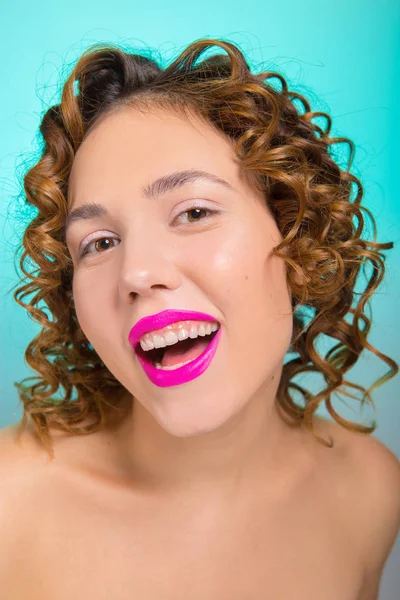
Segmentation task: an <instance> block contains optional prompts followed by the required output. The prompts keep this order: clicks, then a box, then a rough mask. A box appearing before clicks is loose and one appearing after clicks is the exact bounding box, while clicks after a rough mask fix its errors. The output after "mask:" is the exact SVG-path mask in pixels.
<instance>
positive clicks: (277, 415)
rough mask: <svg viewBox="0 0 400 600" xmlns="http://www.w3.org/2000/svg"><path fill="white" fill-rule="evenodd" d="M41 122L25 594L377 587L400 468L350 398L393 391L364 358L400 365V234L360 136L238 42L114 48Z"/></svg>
mask: <svg viewBox="0 0 400 600" xmlns="http://www.w3.org/2000/svg"><path fill="white" fill-rule="evenodd" d="M213 46H217V47H220V48H221V49H222V50H224V51H225V52H226V54H221V53H220V54H218V55H214V56H211V57H209V58H207V59H204V60H202V61H199V60H198V59H199V57H200V55H201V54H202V52H204V50H206V49H207V48H210V47H213ZM273 78H277V79H278V81H279V82H280V90H277V89H276V88H274V87H273V86H272V85H271V84H270V83H267V81H266V80H268V79H273ZM75 82H78V88H77V89H75ZM278 87H279V86H278ZM294 101H298V102H300V104H301V105H302V106H303V109H304V112H302V111H301V110H300V106H299V105H297V106H296V104H295V102H294ZM318 116H320V117H321V116H322V117H324V118H325V119H326V121H327V128H326V130H324V129H322V128H321V127H320V126H319V125H317V124H315V123H313V122H312V119H313V118H314V117H318ZM40 130H41V133H42V135H43V138H44V141H45V147H44V151H43V155H42V157H41V159H40V160H39V162H38V163H37V164H36V165H35V166H34V167H33V168H31V169H30V170H29V172H28V173H27V174H26V177H25V191H26V198H27V202H28V203H30V204H32V205H34V206H35V207H37V209H38V214H37V216H36V217H35V218H34V219H33V220H32V221H31V222H30V223H29V225H28V226H27V228H26V231H25V234H24V237H23V246H24V249H25V253H24V256H23V257H22V259H21V264H22V266H23V261H24V260H25V259H26V258H27V257H30V258H31V259H32V260H33V261H34V262H35V263H36V264H37V265H38V266H39V271H38V272H37V273H36V274H34V275H33V274H32V275H30V276H29V279H30V281H29V283H27V284H26V285H24V286H23V287H20V288H19V289H18V290H17V292H16V293H15V299H16V300H17V302H18V303H19V304H21V305H22V306H24V307H25V308H26V309H27V310H29V312H30V314H31V315H32V316H33V317H34V318H35V319H36V320H37V321H38V322H40V323H41V324H42V325H43V328H42V330H41V332H40V333H39V335H38V336H37V337H36V338H35V339H34V340H33V341H32V342H31V344H30V345H29V347H28V349H27V351H26V355H25V356H26V360H27V362H28V364H29V365H30V366H31V367H32V368H33V369H35V370H36V371H37V372H38V373H39V374H40V379H39V383H36V384H34V385H31V386H25V387H24V386H22V385H21V384H17V386H18V389H19V392H20V398H21V401H22V402H23V404H24V418H23V419H22V421H21V427H19V428H17V427H16V426H15V425H12V426H11V427H8V428H5V429H3V430H2V432H1V444H2V445H1V452H0V467H1V480H2V483H3V487H2V494H1V498H0V507H1V510H0V531H1V540H2V544H1V549H0V575H1V577H0V589H1V590H2V591H3V592H4V590H7V593H6V596H5V597H7V599H8V600H14V599H15V600H16V599H17V598H28V597H29V598H30V599H31V600H33V599H36V598H37V599H38V600H39V599H40V600H47V599H49V600H50V599H51V600H64V599H65V600H66V599H70V598H71V597H79V598H88V599H89V598H93V599H94V598H95V599H96V600H102V599H104V600H105V599H109V598H113V599H118V600H125V599H128V598H133V597H134V598H140V599H144V598H146V600H153V599H154V600H155V599H157V600H167V599H174V600H175V599H176V598H185V599H193V600H194V599H196V600H197V599H198V600H200V599H201V600H204V599H211V598H215V599H217V598H218V599H229V600H239V599H240V600H242V599H246V600H253V599H254V600H256V599H257V600H260V599H261V598H282V599H285V600H291V599H293V600H303V599H306V598H307V600H311V599H314V598H315V599H318V600H321V599H322V598H323V599H324V600H337V599H338V598H340V599H341V600H357V599H358V600H372V599H373V598H377V592H378V587H379V578H380V575H381V572H382V569H383V566H384V563H385V561H386V559H387V557H388V555H389V553H390V550H391V548H392V545H393V543H394V540H395V536H396V533H397V530H398V526H399V517H400V516H399V512H400V467H399V463H398V460H397V458H396V457H395V456H394V454H393V453H392V452H391V451H390V450H389V449H388V448H386V447H385V446H384V445H383V444H382V443H380V442H379V441H378V440H377V439H375V438H373V437H371V435H369V434H371V433H372V432H373V431H374V429H375V424H373V425H372V426H362V425H359V424H356V423H351V422H349V421H346V420H345V419H344V418H342V417H341V416H340V415H339V414H338V413H337V412H336V411H335V410H334V408H333V406H332V404H331V396H332V393H334V392H336V391H341V392H342V393H344V392H343V389H344V388H346V387H347V388H349V387H353V388H356V389H358V390H361V391H362V392H364V395H363V398H362V401H363V402H365V401H370V402H372V401H371V398H370V391H371V390H365V388H364V387H362V386H361V385H358V384H357V385H356V384H352V383H350V382H349V381H348V380H347V379H346V373H347V371H348V370H349V369H350V368H351V367H352V366H353V365H354V364H355V363H356V361H357V360H358V358H359V356H360V354H361V352H362V351H363V350H364V349H368V350H371V351H372V352H374V353H375V354H377V356H379V357H380V358H381V359H382V360H383V361H385V362H386V363H387V364H388V365H389V367H390V371H389V372H388V374H387V375H386V377H385V378H383V380H385V379H388V378H389V377H392V376H394V375H395V374H396V372H397V370H398V367H397V365H396V364H395V363H394V361H393V360H392V359H390V358H389V357H388V356H386V355H384V354H382V353H380V352H378V351H377V350H376V349H375V348H374V347H373V346H371V345H370V344H369V342H368V341H367V334H368V330H369V328H370V321H369V319H368V318H367V317H366V315H365V313H364V308H365V303H366V302H367V300H368V299H369V297H370V296H371V294H372V293H373V292H374V291H375V290H376V288H377V286H378V285H379V283H380V281H381V279H382V277H383V275H384V264H383V255H382V250H387V249H390V248H391V247H392V244H379V243H377V242H375V241H368V240H365V239H364V238H362V237H361V234H362V232H363V226H364V221H363V216H362V210H364V211H366V212H368V211H367V209H365V208H362V207H361V206H360V201H361V198H362V186H361V184H360V182H359V181H358V179H357V178H356V177H354V176H353V175H351V174H350V173H349V170H348V169H347V170H342V169H341V168H340V167H339V166H338V164H337V163H335V161H334V160H333V158H332V157H331V156H330V153H329V151H330V146H331V145H332V144H334V143H337V142H341V141H344V142H348V143H350V145H351V142H350V141H349V140H347V139H346V138H340V139H337V138H332V137H330V136H329V130H330V118H329V117H328V115H326V114H325V113H313V112H312V111H311V108H310V106H309V104H308V102H307V101H306V100H305V99H304V98H303V97H302V96H300V95H298V94H296V93H294V92H291V91H289V90H288V88H287V85H286V82H285V79H284V78H283V77H282V76H280V75H278V74H277V73H269V72H267V73H266V72H263V73H260V74H258V75H254V74H252V73H251V72H250V70H249V68H248V65H247V63H246V61H245V58H244V57H243V55H242V53H241V52H240V51H239V49H238V48H236V47H235V46H234V45H233V44H231V43H228V42H224V41H222V40H200V41H197V42H195V43H193V44H192V45H190V46H189V47H188V48H187V49H186V50H185V51H184V52H183V53H182V54H181V55H180V56H179V57H178V58H177V59H176V60H175V61H174V62H173V63H172V64H171V65H170V66H168V67H166V68H165V69H161V68H160V67H159V66H158V65H157V64H156V62H154V61H152V60H151V59H150V58H147V57H144V56H139V55H135V54H129V53H124V52H123V51H122V50H120V49H118V48H113V47H109V46H107V47H106V46H101V45H96V46H95V47H92V48H90V49H89V50H88V51H87V52H85V53H84V55H83V56H82V57H81V58H80V59H79V61H78V63H77V65H76V67H75V68H74V71H73V73H72V75H71V76H70V77H69V78H68V80H67V82H66V83H65V86H64V89H63V94H62V101H61V104H60V105H59V106H53V107H51V108H50V109H49V110H48V111H47V113H46V114H45V115H44V118H43V121H42V123H41V129H40ZM351 147H352V145H351ZM350 162H351V161H350ZM354 186H355V188H356V194H355V198H352V193H353V191H354ZM370 216H371V215H370ZM371 218H372V217H371ZM354 219H357V223H355V222H354ZM366 263H369V264H370V265H372V267H373V271H372V275H370V277H369V279H368V281H367V287H366V289H365V291H364V292H363V293H362V294H361V295H356V294H355V292H354V288H355V284H356V279H357V275H358V273H359V271H360V268H361V266H362V265H365V264H366ZM33 292H35V293H36V295H35V296H34V297H33V298H32V300H31V301H30V302H29V303H27V304H25V303H23V302H22V298H23V297H25V296H26V295H27V294H31V293H33ZM40 300H44V301H45V303H46V305H47V307H48V308H49V310H50V313H51V315H52V317H53V318H52V319H51V320H50V319H49V318H48V316H47V315H46V314H45V313H44V311H43V310H40V309H39V308H37V307H36V305H37V304H38V302H39V301H40ZM324 336H325V338H324V339H328V340H333V341H336V342H335V344H334V345H332V347H331V349H330V350H329V351H328V353H327V354H326V355H323V354H322V353H321V351H320V349H319V348H317V347H316V343H317V341H318V340H319V339H320V338H321V337H324ZM288 354H292V358H291V359H290V360H289V359H288ZM51 359H52V360H51ZM308 371H313V372H315V373H320V374H321V375H322V376H323V378H324V379H325V382H326V387H325V388H324V389H323V390H322V391H321V392H320V393H318V394H316V395H315V394H314V395H312V394H311V393H310V392H309V391H308V390H307V389H306V388H305V387H304V386H303V385H301V384H300V383H303V381H301V382H299V381H295V379H296V376H298V375H301V374H305V373H307V372H308ZM380 383H382V380H379V381H378V383H377V385H379V384H380ZM60 388H61V389H62V390H63V391H62V398H61V400H60V399H55V397H54V396H55V393H56V392H57V391H58V390H59V389H60ZM293 392H296V394H297V399H300V403H297V402H295V399H296V398H295V395H296V394H293ZM347 394H348V395H350V396H352V397H353V398H354V399H358V398H357V396H356V395H355V394H354V393H353V394H351V393H350V392H347ZM321 403H325V405H326V407H327V409H328V411H329V413H330V414H331V415H332V417H333V420H332V421H331V420H325V419H321V418H318V417H315V416H314V418H313V415H314V413H315V411H316V410H317V408H318V406H319V405H320V404H321ZM47 455H49V456H50V459H51V460H50V461H49V460H47Z"/></svg>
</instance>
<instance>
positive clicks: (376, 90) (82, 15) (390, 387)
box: [0, 0, 400, 600]
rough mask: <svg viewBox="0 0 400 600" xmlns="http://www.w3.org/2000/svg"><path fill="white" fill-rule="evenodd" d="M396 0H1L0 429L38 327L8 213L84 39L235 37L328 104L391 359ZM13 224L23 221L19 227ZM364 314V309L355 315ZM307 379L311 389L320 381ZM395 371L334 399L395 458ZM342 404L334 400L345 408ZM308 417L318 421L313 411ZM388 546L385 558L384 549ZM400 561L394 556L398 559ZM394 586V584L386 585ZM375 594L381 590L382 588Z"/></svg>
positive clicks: (166, 48) (376, 329)
mask: <svg viewBox="0 0 400 600" xmlns="http://www.w3.org/2000/svg"><path fill="white" fill-rule="evenodd" d="M399 24H400V3H398V2H396V1H388V0H381V1H380V2H376V0H363V1H361V0H347V1H344V0H336V1H322V0H320V1H316V0H302V2H298V1H297V2H295V1H293V0H286V1H285V2H269V1H268V0H253V1H252V2H250V3H242V2H236V1H235V0H230V1H226V0H220V1H219V2H210V1H209V0H203V2H201V3H200V4H196V3H188V2H181V1H178V0H170V1H169V2H167V3H166V2H164V1H161V0H153V1H152V2H148V3H143V2H136V1H135V0H129V2H128V1H121V0H116V1H115V2H112V3H110V2H104V1H103V0H96V1H95V2H94V1H93V0H86V1H85V2H80V1H78V0H69V1H68V2H60V1H59V2H57V1H54V0H53V1H52V2H49V1H48V0H45V1H42V2H39V3H32V2H31V1H28V0H25V1H23V0H14V2H13V3H11V2H10V3H3V4H2V6H1V7H0V49H1V57H2V61H1V74H2V77H1V94H0V132H1V135H0V226H1V229H0V272H1V275H0V313H1V319H0V336H1V337H0V341H1V345H0V352H1V360H0V392H1V393H0V398H1V402H0V428H1V427H4V426H6V425H9V424H11V423H14V422H16V421H18V420H19V419H20V417H21V415H22V410H21V404H20V402H19V400H18V396H17V390H16V388H15V387H14V385H13V383H14V381H20V380H21V379H23V377H26V376H30V375H36V373H33V372H32V371H31V370H30V369H29V368H28V366H27V364H26V363H25V361H24V352H25V349H26V346H27V344H28V343H29V342H30V340H31V339H32V337H33V336H34V335H36V334H37V333H38V331H39V325H38V324H37V323H36V322H34V321H33V320H32V319H31V318H30V317H28V315H27V314H26V313H25V312H24V310H23V309H22V308H21V307H19V306H18V305H17V304H16V303H15V301H14V300H13V297H12V293H10V291H9V290H10V288H11V287H12V286H13V285H14V284H15V283H16V281H17V273H16V270H15V267H14V252H15V248H16V246H17V244H18V242H19V241H20V238H21V232H22V229H23V225H24V223H23V222H22V221H21V220H20V215H19V214H18V213H17V207H19V206H20V205H18V203H17V198H18V197H19V196H20V195H21V185H22V177H23V174H24V170H25V169H26V168H27V167H28V165H30V164H33V161H34V160H35V153H37V152H38V148H39V137H38V127H39V123H40V119H41V117H42V115H43V113H44V111H45V110H46V109H47V108H48V106H49V105H50V104H54V103H55V102H59V98H60V95H59V94H60V89H61V85H62V83H63V81H64V80H65V78H66V77H67V75H68V74H69V72H70V69H71V68H72V65H73V64H74V62H75V61H76V60H77V58H78V57H79V55H80V54H81V53H82V52H83V51H84V50H85V49H86V48H87V47H88V46H89V45H91V44H93V43H95V42H112V43H114V44H117V45H121V46H123V47H124V49H127V48H129V47H131V48H132V49H134V50H136V51H140V50H141V49H144V50H146V49H147V48H151V49H153V50H155V51H156V52H157V51H158V52H159V53H160V56H161V57H162V58H164V59H165V60H168V59H172V58H173V57H175V56H176V55H177V54H178V53H179V52H180V51H182V50H183V49H184V47H185V46H186V45H187V44H189V43H190V42H192V41H194V40H196V39H199V38H202V37H209V38H214V37H215V38H219V37H220V38H223V39H225V40H228V41H232V42H234V43H236V44H238V45H239V47H240V48H241V50H242V51H243V52H244V53H245V55H246V57H247V59H248V61H249V63H250V65H251V66H252V68H254V69H257V66H258V65H259V66H261V65H262V68H263V69H264V70H266V69H269V70H276V71H279V72H280V73H282V74H283V75H284V76H285V77H286V78H287V80H288V82H289V84H290V87H291V88H292V89H293V90H295V91H299V92H300V93H302V94H304V95H305V96H306V97H307V98H308V99H309V101H310V102H311V106H312V108H313V109H314V110H323V111H325V112H328V113H329V114H330V115H331V117H332V119H333V126H332V133H333V134H334V135H342V136H346V137H349V138H350V139H351V140H353V142H354V143H355V146H356V154H355V159H354V163H353V167H352V172H353V173H354V174H355V175H356V176H357V177H359V178H360V179H361V182H362V183H363V186H364V190H365V193H364V200H363V203H364V205H365V206H366V207H367V208H369V209H370V210H371V211H372V213H373V215H374V217H375V219H376V221H377V225H378V241H382V242H387V241H393V242H394V244H395V247H394V249H393V250H391V251H389V252H388V253H387V260H386V269H387V273H386V277H385V280H384V283H383V284H382V285H381V287H380V288H379V289H378V292H377V293H376V295H375V296H374V297H373V299H372V301H371V302H370V307H371V309H372V318H373V326H372V330H371V335H370V338H369V340H370V342H371V343H372V344H373V345H374V346H376V347H377V348H378V349H379V350H381V351H383V352H384V353H386V354H389V356H391V357H392V358H393V359H394V360H396V362H399V357H400V350H399V347H400V345H399V338H400V325H399V324H400V318H399V311H400V306H399V304H400V298H399V290H400V271H399V264H400V260H399V259H400V252H399V246H400V197H399V184H398V177H399V163H400V155H399V149H398V146H399V139H400V109H399V97H400V79H399V67H398V65H399V64H400V26H399ZM25 224H26V223H25ZM367 314H368V313H367ZM385 371H386V365H385V364H384V363H382V362H381V361H380V359H379V358H377V357H376V356H374V355H373V354H371V353H369V352H366V353H365V355H363V356H362V357H361V359H360V361H359V363H358V364H357V365H356V367H355V368H354V369H353V370H352V371H351V372H350V374H349V378H350V380H351V381H355V382H358V381H359V382H360V383H362V384H363V385H365V386H367V385H370V384H371V383H372V382H373V381H374V380H375V379H376V378H377V377H379V376H381V375H383V373H384V372H385ZM320 384H321V382H320V381H317V380H315V381H312V382H311V383H310V386H315V389H317V388H318V389H320V388H319V387H318V386H319V385H320ZM399 387H400V386H399V377H396V378H395V379H392V380H391V381H390V382H388V383H386V384H384V385H383V386H382V387H381V388H379V389H378V390H376V391H375V392H374V393H373V399H374V403H375V406H376V412H374V411H373V410H372V409H370V408H368V409H366V410H364V411H361V410H360V406H359V403H357V402H355V401H351V400H349V399H348V400H346V399H345V398H344V399H343V400H341V399H339V398H338V399H337V400H335V399H334V407H335V409H336V410H337V411H338V412H340V413H341V414H342V415H343V416H344V417H346V418H349V419H351V420H355V421H357V422H360V423H364V424H369V423H370V422H371V420H372V419H374V418H376V419H377V422H378V427H377V429H376V431H375V432H374V434H373V435H374V436H376V437H377V438H379V439H380V440H382V441H383V442H384V443H385V444H386V445H387V446H388V447H389V448H391V449H392V451H393V452H394V453H395V454H396V455H397V456H398V457H400V436H399V431H400V389H399ZM345 402H346V404H347V405H346V404H345ZM318 412H319V414H321V415H323V416H328V413H327V412H326V411H325V409H324V408H321V409H320V410H319V411H318ZM396 553H397V554H396ZM396 556H397V558H398V557H399V552H398V548H397V549H395V550H394V551H393V553H392V556H391V559H390V560H389V562H388V563H387V567H386V570H385V574H384V580H383V584H382V598H384V599H385V598H387V600H389V599H390V598H394V597H395V596H394V595H393V596H391V595H390V594H391V591H393V590H394V589H395V587H394V586H395V579H396V577H397V572H396V569H395V564H394V561H395V557H396ZM399 562H400V561H398V564H399ZM397 586H398V589H399V587H400V585H399V580H398V579H397ZM385 594H386V595H385Z"/></svg>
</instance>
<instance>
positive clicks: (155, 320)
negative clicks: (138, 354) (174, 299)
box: [128, 308, 218, 349]
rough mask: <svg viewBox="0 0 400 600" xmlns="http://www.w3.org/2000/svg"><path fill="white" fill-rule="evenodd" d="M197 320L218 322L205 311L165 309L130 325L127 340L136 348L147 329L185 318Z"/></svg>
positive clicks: (164, 325) (150, 329)
mask: <svg viewBox="0 0 400 600" xmlns="http://www.w3.org/2000/svg"><path fill="white" fill-rule="evenodd" d="M189 319H191V320H197V321H215V322H218V321H217V319H216V318H215V317H213V316H212V315H208V314H207V313H203V312H197V311H194V310H185V309H181V308H180V309H177V310H175V309H167V310H163V311H162V312H159V313H156V314H154V315H149V316H147V317H143V318H142V319H140V320H139V321H138V322H137V323H136V325H134V326H133V327H132V329H131V330H130V332H129V335H128V341H129V343H130V345H131V346H132V348H134V349H135V348H136V345H137V344H138V343H139V340H140V338H141V337H142V335H144V334H145V333H148V332H149V331H154V330H155V329H161V328H162V327H166V326H167V325H171V323H177V322H178V321H186V320H189Z"/></svg>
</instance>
